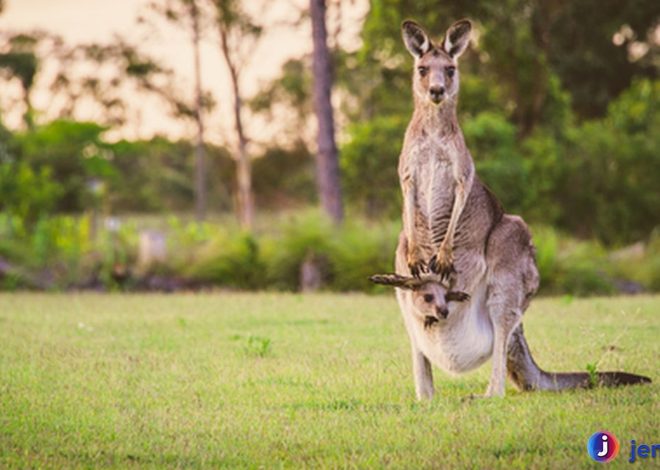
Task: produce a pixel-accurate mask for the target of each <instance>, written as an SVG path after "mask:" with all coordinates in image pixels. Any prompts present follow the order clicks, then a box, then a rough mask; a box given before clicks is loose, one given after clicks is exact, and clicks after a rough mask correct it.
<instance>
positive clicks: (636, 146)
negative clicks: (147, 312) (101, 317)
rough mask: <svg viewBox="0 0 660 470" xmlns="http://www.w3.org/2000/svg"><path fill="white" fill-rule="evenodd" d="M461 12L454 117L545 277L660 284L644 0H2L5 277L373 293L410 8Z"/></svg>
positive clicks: (399, 134)
mask: <svg viewBox="0 0 660 470" xmlns="http://www.w3.org/2000/svg"><path fill="white" fill-rule="evenodd" d="M463 17H468V18H470V19H472V20H473V22H474V24H475V35H474V38H473V42H472V46H471V49H470V50H469V51H468V52H467V53H466V54H465V55H464V56H463V57H462V59H461V70H462V75H461V98H460V103H459V119H460V122H461V125H462V128H463V132H464V133H465V137H466V140H467V143H468V146H469V148H470V150H471V152H472V155H473V157H474V159H475V162H476V165H477V171H478V173H479V175H480V177H481V178H482V179H483V180H484V181H485V182H486V184H488V185H489V186H490V187H491V188H492V189H493V191H494V192H495V194H496V195H497V196H498V197H499V199H500V200H501V201H502V203H503V205H504V207H505V209H506V210H507V212H510V213H515V214H520V215H522V216H523V217H524V218H525V220H526V221H527V222H528V223H530V225H531V227H532V230H533V234H534V240H535V244H536V246H537V250H538V259H537V261H538V263H539V268H540V271H541V277H542V292H543V293H545V294H561V295H569V296H570V295H590V294H614V293H630V294H632V293H638V292H649V291H660V231H659V229H658V226H659V224H660V191H659V189H658V188H660V109H659V107H658V104H659V103H660V81H659V80H658V70H659V67H660V55H659V54H658V52H659V50H660V49H659V48H660V3H659V2H657V1H654V0H630V1H626V2H622V1H618V0H577V1H568V0H551V1H541V0H506V1H500V2H493V1H488V0H469V1H465V0H463V1H457V0H445V1H442V2H438V1H435V0H434V1H423V0H415V1H412V0H408V1H406V0H372V1H367V0H344V1H341V0H325V1H323V0H311V1H307V0H277V1H266V0H250V1H247V0H245V1H238V0H121V1H120V0H116V1H113V2H109V1H103V0H60V1H57V2H53V1H52V0H4V1H2V0H0V81H1V83H2V85H1V86H0V289H2V290H13V289H45V290H69V289H94V290H164V291H173V290H180V289H202V288H232V289H250V290H262V289H278V290H315V289H326V290H337V291H352V290H365V291H377V289H376V288H374V287H372V286H370V285H369V283H368V281H367V277H368V276H369V275H370V274H373V273H375V272H387V271H392V269H393V268H392V265H393V253H394V249H395V246H396V238H397V234H398V231H399V230H400V226H401V225H400V207H401V197H400V191H399V186H398V178H397V171H396V167H397V160H398V155H399V151H400V148H401V143H402V139H403V134H404V131H405V128H406V124H407V122H408V120H409V118H410V115H411V112H412V96H411V91H410V78H411V69H412V59H411V58H410V57H409V55H408V53H407V52H406V50H405V48H404V47H403V45H402V42H401V39H400V31H399V25H400V24H401V21H402V20H403V19H405V18H414V19H416V20H417V21H418V22H420V23H421V24H422V25H424V26H425V27H426V28H427V30H429V32H431V33H432V34H433V35H434V36H435V37H436V38H437V39H438V40H439V39H440V38H441V37H442V34H443V32H444V31H445V29H446V28H447V27H448V26H449V25H450V24H451V23H452V22H453V21H455V20H457V19H460V18H463Z"/></svg>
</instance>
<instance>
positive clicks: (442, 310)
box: [435, 307, 449, 318]
mask: <svg viewBox="0 0 660 470" xmlns="http://www.w3.org/2000/svg"><path fill="white" fill-rule="evenodd" d="M435 311H436V313H437V314H438V315H440V316H441V317H442V318H447V315H449V309H448V308H447V307H436V308H435Z"/></svg>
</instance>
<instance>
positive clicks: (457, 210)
mask: <svg viewBox="0 0 660 470" xmlns="http://www.w3.org/2000/svg"><path fill="white" fill-rule="evenodd" d="M466 185H467V183H466V182H464V181H459V182H458V183H457V185H456V192H455V193H454V205H453V206H452V209H451V216H450V217H449V224H448V225H447V232H446V235H445V238H444V240H443V241H442V245H443V246H444V247H447V248H450V249H451V247H452V246H453V244H454V234H455V233H456V227H457V226H458V221H459V219H460V218H461V214H462V213H463V209H464V208H465V203H466V201H467V194H468V192H467V191H466ZM470 186H471V185H470Z"/></svg>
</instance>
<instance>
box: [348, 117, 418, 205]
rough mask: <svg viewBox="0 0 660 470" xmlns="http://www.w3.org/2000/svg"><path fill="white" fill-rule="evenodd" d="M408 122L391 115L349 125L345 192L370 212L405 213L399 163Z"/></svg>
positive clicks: (353, 201)
mask: <svg viewBox="0 0 660 470" xmlns="http://www.w3.org/2000/svg"><path fill="white" fill-rule="evenodd" d="M406 125H407V122H406V120H404V119H402V118H401V117H399V116H391V117H380V118H378V117H377V118H374V119H372V120H370V121H366V122H362V123H356V124H353V125H352V126H350V127H349V130H348V133H349V135H350V140H349V141H348V142H347V143H346V144H345V145H344V146H343V148H342V152H341V171H342V178H343V180H342V181H343V184H344V192H345V194H346V197H348V198H349V200H350V201H351V202H352V203H353V205H355V206H356V207H357V208H358V209H360V210H361V211H362V212H363V213H365V214H367V216H370V217H375V216H377V215H378V216H382V215H388V216H390V217H394V216H398V215H399V214H400V213H401V198H400V197H399V194H400V191H399V176H398V173H397V164H398V160H399V152H400V150H401V143H400V142H401V141H402V138H403V134H404V132H405V130H406ZM366 175H368V184H365V177H366Z"/></svg>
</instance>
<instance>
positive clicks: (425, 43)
mask: <svg viewBox="0 0 660 470" xmlns="http://www.w3.org/2000/svg"><path fill="white" fill-rule="evenodd" d="M401 34H402V36H403V42H404V43H405V44H406V48H407V49H408V51H409V52H410V53H411V54H412V55H413V56H415V57H421V56H423V55H424V54H426V53H427V52H428V51H429V50H430V49H431V40H430V39H429V36H428V34H426V32H425V31H424V30H423V29H422V27H421V26H420V25H418V24H417V23H415V22H414V21H411V20H406V21H404V22H403V23H402V24H401Z"/></svg>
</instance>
